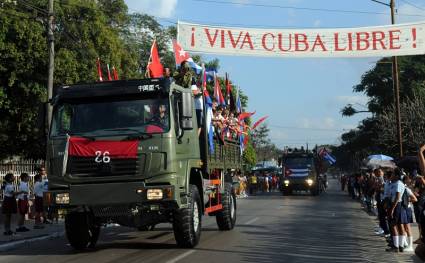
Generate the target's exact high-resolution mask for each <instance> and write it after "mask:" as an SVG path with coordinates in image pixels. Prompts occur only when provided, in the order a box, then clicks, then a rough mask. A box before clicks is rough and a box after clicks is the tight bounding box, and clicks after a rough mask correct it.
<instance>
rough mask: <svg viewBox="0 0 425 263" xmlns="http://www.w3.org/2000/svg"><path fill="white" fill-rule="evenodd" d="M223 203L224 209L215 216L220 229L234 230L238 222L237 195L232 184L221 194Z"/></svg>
mask: <svg viewBox="0 0 425 263" xmlns="http://www.w3.org/2000/svg"><path fill="white" fill-rule="evenodd" d="M221 203H222V205H223V209H222V210H221V211H220V212H218V213H217V215H216V216H215V219H216V221H217V225H218V229H220V230H222V231H227V230H232V229H233V228H234V227H235V223H236V197H235V195H234V194H233V191H232V187H231V186H227V187H226V188H225V190H224V193H223V194H222V196H221Z"/></svg>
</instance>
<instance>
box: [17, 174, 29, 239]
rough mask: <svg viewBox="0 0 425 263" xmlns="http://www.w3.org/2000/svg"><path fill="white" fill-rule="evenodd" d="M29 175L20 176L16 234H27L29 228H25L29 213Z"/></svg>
mask: <svg viewBox="0 0 425 263" xmlns="http://www.w3.org/2000/svg"><path fill="white" fill-rule="evenodd" d="M29 178H30V177H29V175H28V174H27V173H22V174H21V176H20V179H21V182H20V183H19V187H18V212H19V213H18V228H16V232H27V231H29V229H28V228H26V227H25V226H24V224H25V215H26V214H27V213H28V210H29V209H28V208H29V206H28V195H29V192H30V190H29V185H28V181H29Z"/></svg>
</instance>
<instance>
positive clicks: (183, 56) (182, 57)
mask: <svg viewBox="0 0 425 263" xmlns="http://www.w3.org/2000/svg"><path fill="white" fill-rule="evenodd" d="M173 49H174V57H175V59H176V65H178V66H180V64H181V63H182V62H183V61H186V60H188V59H190V55H189V53H187V52H186V51H184V50H183V48H182V47H181V46H180V44H179V43H177V41H175V40H173Z"/></svg>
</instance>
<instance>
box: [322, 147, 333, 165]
mask: <svg viewBox="0 0 425 263" xmlns="http://www.w3.org/2000/svg"><path fill="white" fill-rule="evenodd" d="M319 156H321V157H322V158H323V159H325V160H326V161H327V162H328V163H329V164H330V165H334V164H335V163H336V158H335V157H333V156H332V155H331V154H330V153H328V151H326V149H325V148H322V149H321V150H320V152H319Z"/></svg>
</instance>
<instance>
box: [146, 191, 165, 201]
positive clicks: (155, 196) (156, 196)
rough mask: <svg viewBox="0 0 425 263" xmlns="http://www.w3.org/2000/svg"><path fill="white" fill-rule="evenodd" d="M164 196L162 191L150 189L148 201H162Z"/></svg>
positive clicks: (147, 193)
mask: <svg viewBox="0 0 425 263" xmlns="http://www.w3.org/2000/svg"><path fill="white" fill-rule="evenodd" d="M163 196H164V195H163V193H162V189H148V191H147V192H146V197H147V199H148V200H160V199H162V197H163Z"/></svg>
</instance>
